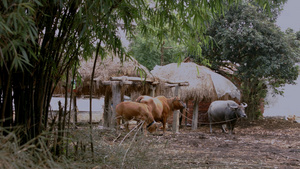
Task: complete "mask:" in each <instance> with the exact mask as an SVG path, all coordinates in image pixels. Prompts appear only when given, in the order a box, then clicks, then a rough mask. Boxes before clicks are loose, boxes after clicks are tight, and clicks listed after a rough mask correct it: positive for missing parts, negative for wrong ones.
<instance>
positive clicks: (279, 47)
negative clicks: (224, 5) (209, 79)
mask: <svg viewBox="0 0 300 169" xmlns="http://www.w3.org/2000/svg"><path fill="white" fill-rule="evenodd" d="M207 34H208V35H210V36H211V37H212V41H211V44H210V45H209V47H207V48H205V50H204V55H205V56H207V57H208V59H209V60H210V61H211V63H212V67H213V68H214V69H219V68H220V67H221V66H223V67H228V68H231V69H232V67H234V68H236V69H237V70H236V71H235V74H234V76H236V77H237V78H238V79H240V81H241V89H242V91H243V100H244V101H246V102H248V105H250V106H254V107H255V109H253V110H252V112H257V105H259V102H257V101H260V99H261V98H264V97H265V94H266V89H267V88H266V87H267V86H266V84H267V85H268V86H270V87H271V88H273V89H274V90H275V91H276V92H277V93H282V92H281V91H280V90H279V89H280V87H282V86H284V85H285V84H294V81H295V80H296V78H297V77H298V68H297V67H296V66H295V60H296V55H295V52H293V50H292V48H291V43H293V42H294V41H292V42H289V41H288V40H287V38H286V36H285V34H284V33H283V32H281V31H280V29H279V28H278V27H277V26H276V25H275V24H274V23H273V22H272V21H270V20H269V16H268V15H267V14H265V13H264V12H261V10H260V9H259V8H258V7H257V6H254V5H251V4H246V3H244V4H240V5H239V6H238V7H232V8H231V9H230V10H229V11H227V12H226V14H225V15H224V16H221V17H220V18H218V19H216V20H215V21H214V22H213V23H212V24H211V26H210V28H209V30H208V31H207ZM289 39H291V38H289ZM298 49H299V48H298ZM262 84H263V85H262ZM259 86H260V87H259Z"/></svg>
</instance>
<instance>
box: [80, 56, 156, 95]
mask: <svg viewBox="0 0 300 169" xmlns="http://www.w3.org/2000/svg"><path fill="white" fill-rule="evenodd" d="M93 65H94V57H93V58H91V59H89V60H88V61H81V62H80V68H79V69H78V72H79V74H80V75H81V78H82V85H81V86H80V88H79V94H88V90H89V86H90V80H91V75H92V70H93ZM141 75H142V78H141ZM120 76H129V77H139V78H141V80H145V76H146V79H147V80H150V81H155V78H154V76H153V75H152V74H151V73H150V71H149V70H148V69H147V68H146V67H144V66H143V65H141V64H139V63H138V61H136V60H135V59H134V58H133V57H130V56H129V57H126V58H125V57H123V63H122V62H121V60H120V58H119V57H118V56H115V55H114V54H110V56H107V57H106V58H105V59H103V60H101V59H100V58H98V60H97V63H96V68H95V75H94V81H96V83H95V84H96V85H95V90H96V91H95V92H96V94H97V95H104V94H105V90H110V89H109V87H108V86H104V85H103V84H102V82H103V81H109V80H110V79H111V77H120ZM145 87H147V84H145V83H139V84H137V83H135V84H134V85H132V86H131V87H130V86H127V87H126V89H124V90H131V89H134V90H135V91H139V90H142V91H141V92H142V93H143V92H144V90H145Z"/></svg>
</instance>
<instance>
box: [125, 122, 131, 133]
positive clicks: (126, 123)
mask: <svg viewBox="0 0 300 169" xmlns="http://www.w3.org/2000/svg"><path fill="white" fill-rule="evenodd" d="M129 121H130V120H128V121H126V122H125V128H126V132H129Z"/></svg>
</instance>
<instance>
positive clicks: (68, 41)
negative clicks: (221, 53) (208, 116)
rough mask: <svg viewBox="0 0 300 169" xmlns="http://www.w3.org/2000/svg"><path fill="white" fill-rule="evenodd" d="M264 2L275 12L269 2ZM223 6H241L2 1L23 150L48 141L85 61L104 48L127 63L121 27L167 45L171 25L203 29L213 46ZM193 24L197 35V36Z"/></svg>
mask: <svg viewBox="0 0 300 169" xmlns="http://www.w3.org/2000/svg"><path fill="white" fill-rule="evenodd" d="M257 1H258V2H260V3H261V5H264V4H266V6H267V7H268V6H269V5H268V4H269V2H268V0H257ZM223 2H228V4H233V3H234V2H236V1H232V0H224V1H222V0H216V1H209V0H198V1H173V0H161V1H155V6H150V5H149V4H148V3H147V2H146V1H141V0H129V1H124V0H113V1H111V0H104V1H94V0H85V1H79V0H73V1H69V0H65V1H63V0H61V1H56V0H54V1H51V0H50V1H47V0H40V1H39V0H11V1H7V0H3V1H1V3H0V9H1V19H0V37H1V42H0V51H1V52H0V56H1V60H0V72H1V76H0V83H1V85H0V95H1V100H0V108H1V120H2V122H3V123H2V126H3V127H13V126H21V127H23V133H21V134H20V138H21V143H25V142H27V141H28V140H30V139H32V138H34V137H36V136H38V135H39V134H41V133H42V131H44V130H45V129H46V128H47V118H48V111H49V110H48V108H49V103H50V100H51V97H52V93H53V91H54V89H55V87H56V84H57V82H58V81H59V80H60V79H61V77H62V76H63V75H64V73H65V72H66V71H67V70H69V69H70V68H71V67H72V66H73V65H74V64H77V63H78V60H79V58H80V57H83V58H88V57H91V56H92V53H93V52H94V51H95V50H96V49H95V48H96V47H95V46H97V44H100V45H98V46H99V50H98V51H99V52H100V53H102V54H101V57H102V58H103V57H105V52H107V51H113V52H116V53H119V55H120V56H123V53H124V49H123V48H122V45H121V41H120V38H119V37H118V36H117V30H118V26H119V25H120V24H119V23H122V25H123V26H124V29H125V30H126V32H128V33H129V34H130V33H132V31H133V27H132V23H133V22H136V23H137V24H138V25H141V27H142V32H143V33H151V32H154V30H155V31H156V32H159V33H158V34H157V36H158V37H159V38H160V40H161V39H162V36H163V33H164V32H165V31H167V30H166V29H163V28H164V25H165V24H166V23H167V24H168V26H169V28H171V30H169V31H170V32H171V34H172V36H174V37H175V38H180V37H181V35H182V34H183V32H184V33H186V35H185V37H188V36H189V37H192V38H190V39H193V40H195V39H196V38H195V37H196V36H195V32H194V30H196V31H197V35H198V36H197V40H199V39H200V40H201V39H203V40H205V38H204V36H203V32H204V31H205V28H206V21H209V20H210V19H211V18H212V17H213V16H214V15H215V14H217V13H220V12H221V11H222V10H224V9H225V8H226V7H227V6H224V5H223ZM238 2H240V1H238ZM191 24H192V26H193V27H194V29H193V32H191V30H189V28H190V25H191ZM149 25H150V26H149ZM183 30H184V31H183ZM186 39H187V38H186ZM100 42H101V43H100ZM66 87H68V85H66ZM13 103H14V106H13ZM13 107H14V108H15V122H13V121H12V120H8V119H9V118H12V117H13V116H12V115H13ZM65 111H66V110H65Z"/></svg>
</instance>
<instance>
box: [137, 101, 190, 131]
mask: <svg viewBox="0 0 300 169" xmlns="http://www.w3.org/2000/svg"><path fill="white" fill-rule="evenodd" d="M136 101H137V102H140V103H146V104H148V105H150V106H151V108H150V111H151V112H152V115H153V117H154V120H156V121H160V122H162V124H163V132H164V133H165V132H166V123H167V119H168V117H169V116H170V115H171V114H172V113H173V111H174V110H178V109H182V108H185V107H186V106H185V104H184V103H183V102H182V101H181V100H180V99H179V98H178V97H172V98H166V97H165V96H157V97H150V96H139V97H138V98H137V99H136Z"/></svg>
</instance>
